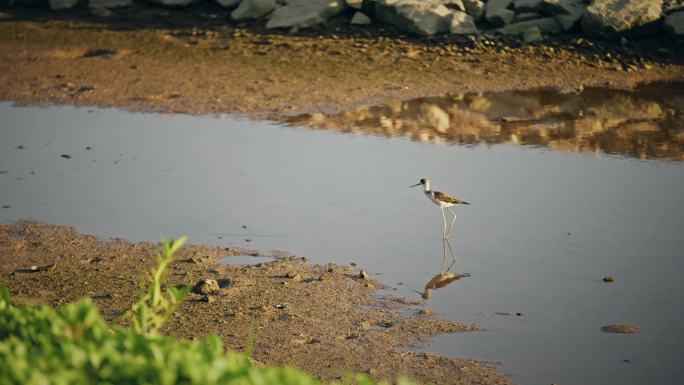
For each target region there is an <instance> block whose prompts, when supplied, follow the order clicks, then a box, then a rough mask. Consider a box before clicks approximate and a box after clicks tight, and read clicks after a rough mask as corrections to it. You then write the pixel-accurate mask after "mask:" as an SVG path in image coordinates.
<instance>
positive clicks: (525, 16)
mask: <svg viewBox="0 0 684 385" xmlns="http://www.w3.org/2000/svg"><path fill="white" fill-rule="evenodd" d="M542 17H544V16H543V15H542V14H541V13H536V12H523V13H516V14H515V17H514V18H513V23H519V22H521V21H527V20H532V19H541V18H542Z"/></svg>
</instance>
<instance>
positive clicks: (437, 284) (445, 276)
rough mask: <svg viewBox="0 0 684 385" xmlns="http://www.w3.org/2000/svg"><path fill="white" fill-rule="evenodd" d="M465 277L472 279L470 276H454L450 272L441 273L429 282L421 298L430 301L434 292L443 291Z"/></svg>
mask: <svg viewBox="0 0 684 385" xmlns="http://www.w3.org/2000/svg"><path fill="white" fill-rule="evenodd" d="M464 277H470V274H454V273H451V272H449V271H445V272H442V273H439V274H437V275H435V276H434V277H432V279H430V281H428V283H427V284H426V285H425V289H424V290H423V293H421V297H423V299H430V297H431V296H432V290H434V289H441V288H443V287H444V286H446V285H448V284H450V283H452V282H454V281H458V280H459V279H461V278H464Z"/></svg>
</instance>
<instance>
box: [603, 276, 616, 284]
mask: <svg viewBox="0 0 684 385" xmlns="http://www.w3.org/2000/svg"><path fill="white" fill-rule="evenodd" d="M603 282H606V283H612V282H615V278H613V277H611V276H610V275H606V276H605V277H603Z"/></svg>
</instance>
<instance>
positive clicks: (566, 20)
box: [540, 0, 587, 31]
mask: <svg viewBox="0 0 684 385" xmlns="http://www.w3.org/2000/svg"><path fill="white" fill-rule="evenodd" d="M540 8H541V10H542V11H543V12H545V13H547V14H549V15H553V16H555V17H556V20H558V22H559V23H560V24H561V25H562V26H563V30H564V31H568V30H570V29H572V27H573V26H574V25H575V23H577V22H578V21H579V20H580V19H581V18H582V16H584V13H585V12H586V10H587V6H586V5H585V4H584V1H583V0H544V1H542V3H541V5H540Z"/></svg>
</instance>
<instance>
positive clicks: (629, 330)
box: [601, 324, 639, 334]
mask: <svg viewBox="0 0 684 385" xmlns="http://www.w3.org/2000/svg"><path fill="white" fill-rule="evenodd" d="M601 330H602V331H604V332H606V333H620V334H634V333H638V332H639V328H638V327H636V326H634V325H625V324H613V325H606V326H603V327H602V328H601Z"/></svg>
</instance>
